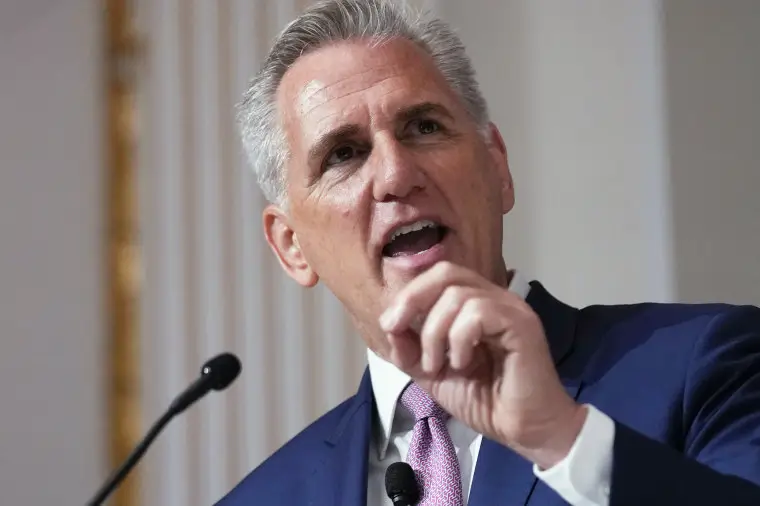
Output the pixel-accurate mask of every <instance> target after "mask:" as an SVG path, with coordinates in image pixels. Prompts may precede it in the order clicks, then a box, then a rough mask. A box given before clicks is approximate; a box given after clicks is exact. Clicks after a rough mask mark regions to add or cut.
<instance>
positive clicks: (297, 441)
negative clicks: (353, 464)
mask: <svg viewBox="0 0 760 506" xmlns="http://www.w3.org/2000/svg"><path fill="white" fill-rule="evenodd" d="M353 399H354V398H353V397H351V398H349V399H347V400H345V401H344V402H343V403H341V404H340V405H338V406H336V407H335V408H333V409H332V410H330V411H328V412H327V413H325V414H324V415H322V416H321V417H320V418H318V419H317V420H315V421H314V422H312V423H311V424H310V425H309V426H307V427H306V428H305V429H303V430H302V431H301V432H299V433H298V434H296V435H295V436H294V437H293V438H291V439H290V440H289V441H288V442H286V443H285V444H284V445H283V446H281V447H280V448H279V449H278V450H277V451H275V452H274V453H273V454H272V455H270V456H269V457H268V458H266V459H265V460H264V461H263V462H262V463H261V464H259V465H258V466H257V467H256V468H255V469H253V471H251V472H250V473H249V474H248V475H247V476H246V477H245V478H243V479H242V480H241V481H240V483H238V484H237V485H236V486H235V487H234V488H233V489H232V490H231V491H230V492H229V493H228V494H227V495H225V496H224V497H223V498H222V499H221V500H220V501H219V502H218V503H216V506H242V505H244V504H245V505H247V504H251V501H252V500H253V499H254V498H255V499H256V501H257V502H258V501H262V502H268V501H270V500H272V499H273V498H278V497H280V498H283V497H286V496H288V495H289V492H288V491H289V490H291V489H293V487H294V486H297V485H296V484H297V483H298V482H299V481H301V480H304V479H307V478H308V477H309V476H311V474H312V473H313V471H314V459H313V458H310V457H312V456H314V455H315V454H317V453H319V452H320V451H322V450H324V446H325V444H326V443H325V440H326V439H327V438H329V437H330V436H331V435H332V434H333V432H334V431H335V430H336V428H337V426H338V424H339V423H340V421H341V420H342V419H343V417H344V415H345V414H346V412H347V411H348V410H350V409H352V407H353V404H354V403H353V402H352V401H353Z"/></svg>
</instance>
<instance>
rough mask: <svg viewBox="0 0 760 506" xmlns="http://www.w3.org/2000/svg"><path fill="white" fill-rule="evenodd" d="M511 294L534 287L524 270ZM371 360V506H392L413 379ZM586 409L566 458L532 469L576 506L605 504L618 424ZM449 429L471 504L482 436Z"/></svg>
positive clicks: (459, 426)
mask: <svg viewBox="0 0 760 506" xmlns="http://www.w3.org/2000/svg"><path fill="white" fill-rule="evenodd" d="M509 290H510V291H512V292H514V293H517V294H518V295H520V296H521V297H523V298H525V297H527V295H528V292H529V291H530V285H529V284H528V282H527V280H526V279H525V278H524V277H523V276H522V275H521V273H520V272H515V273H514V276H513V277H512V282H511V283H510V285H509ZM367 359H368V363H369V364H368V365H369V373H370V379H371V381H372V390H373V392H374V395H375V403H376V407H377V413H378V415H379V416H378V418H376V419H375V420H374V423H373V428H372V432H373V438H372V442H371V444H370V452H369V476H368V491H367V505H368V506H392V503H391V501H390V499H388V496H387V494H386V493H385V470H386V469H387V468H388V466H389V465H390V464H392V463H393V462H398V461H402V460H406V454H407V452H408V451H409V443H410V441H411V439H412V430H413V427H414V417H413V416H412V414H411V413H409V411H408V410H407V409H406V408H404V407H403V406H402V405H401V404H400V403H399V402H398V400H399V397H400V396H401V392H402V391H403V390H404V388H405V387H406V385H407V384H408V383H409V381H410V378H409V376H408V375H407V374H405V373H404V372H402V371H400V370H399V369H398V368H396V366H394V365H393V364H391V363H389V362H386V361H385V360H383V359H381V358H380V357H378V356H377V355H376V354H375V353H373V352H372V351H370V350H368V353H367ZM587 407H588V417H587V418H586V422H585V423H584V425H583V428H582V429H581V432H580V434H579V435H578V439H576V441H575V443H574V444H573V447H572V448H571V449H570V452H569V453H568V455H567V457H565V459H564V460H562V461H561V462H559V463H557V464H556V465H555V466H554V467H552V468H550V469H546V470H541V469H539V468H538V467H537V466H533V472H534V474H535V475H536V476H537V477H538V478H539V479H541V480H542V481H543V482H544V483H546V484H547V485H548V486H550V487H551V488H552V489H554V490H555V491H556V492H557V493H558V494H559V495H560V496H561V497H562V498H563V499H565V501H567V502H569V503H570V504H572V505H573V506H607V505H608V503H609V489H610V479H611V473H612V450H613V442H614V439H615V424H614V422H613V421H612V419H610V418H609V417H608V416H607V415H605V414H604V413H602V412H601V411H599V410H597V409H596V408H594V407H593V406H591V405H587ZM447 427H448V429H449V434H450V435H451V439H452V441H453V443H454V448H455V450H456V454H457V459H458V460H459V468H460V470H461V473H462V492H463V495H464V500H465V504H467V500H468V497H469V495H470V488H471V485H472V480H473V477H474V476H475V465H476V463H477V461H478V452H479V450H480V442H481V440H482V435H481V434H478V433H477V432H475V431H474V430H472V429H470V428H469V427H468V426H466V425H464V424H463V423H462V422H460V421H459V420H456V419H454V418H449V421H448V422H447Z"/></svg>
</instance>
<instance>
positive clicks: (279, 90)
mask: <svg viewBox="0 0 760 506" xmlns="http://www.w3.org/2000/svg"><path fill="white" fill-rule="evenodd" d="M240 112H241V113H240V120H241V125H242V129H243V140H244V144H245V146H246V149H247V150H248V154H249V156H250V159H251V161H252V163H253V166H254V169H255V171H256V173H257V176H258V179H259V183H260V185H261V187H262V189H263V191H264V192H265V194H266V196H267V197H268V199H269V200H270V201H271V202H272V204H271V205H270V206H268V207H267V208H266V210H265V211H264V216H263V221H264V225H265V231H266V239H267V241H268V243H269V244H270V246H271V248H272V251H273V252H274V253H275V255H277V258H278V259H279V261H280V263H281V265H282V267H283V269H285V271H286V272H287V273H288V274H289V275H290V276H291V277H292V278H293V279H294V280H295V281H296V282H298V283H299V284H301V285H303V286H304V287H310V286H313V285H315V284H316V283H317V282H318V281H322V282H324V283H325V284H326V285H327V286H328V287H329V288H330V290H331V291H332V292H333V293H334V294H335V295H336V296H337V297H338V299H339V300H340V301H341V302H342V303H343V304H344V306H345V307H346V309H347V311H348V312H349V314H350V315H351V317H352V319H353V322H354V324H355V326H356V328H357V329H358V331H359V333H360V335H361V336H362V338H363V339H364V341H365V342H366V344H367V346H368V348H369V354H368V356H369V367H368V370H367V372H366V373H365V375H364V378H363V380H362V382H361V385H360V386H359V389H358V392H357V394H356V395H355V396H354V397H352V398H351V399H349V400H347V401H346V402H344V403H343V404H341V405H340V406H338V407H337V408H335V409H334V410H332V411H330V412H329V413H327V414H326V415H324V416H323V417H322V418H320V419H319V420H317V421H316V422H314V423H313V424H312V425H311V426H309V427H308V428H307V429H305V430H304V431H303V432H302V433H301V434H299V435H298V436H296V437H295V438H294V439H293V440H291V441H290V442H289V443H288V444H286V445H285V446H284V447H283V448H281V449H280V450H279V451H278V452H276V453H275V454H274V455H272V456H271V457H270V458H269V459H268V460H267V461H266V462H264V463H263V464H262V465H261V466H260V467H259V468H258V469H256V470H254V471H253V472H252V473H251V474H250V475H249V476H248V477H247V478H245V480H243V482H242V483H240V484H239V485H238V486H237V487H236V488H235V489H234V490H233V491H231V492H230V493H229V494H228V495H227V497H225V498H224V499H222V500H221V502H220V503H219V504H220V505H222V506H242V505H244V504H246V505H247V504H278V505H307V504H309V505H321V506H328V505H330V506H332V505H357V504H369V505H386V504H391V501H390V499H388V498H387V496H386V494H385V491H384V487H383V480H384V475H385V470H386V469H387V467H388V466H389V465H390V464H391V463H393V462H397V461H401V460H403V461H407V462H408V463H409V464H410V465H411V466H412V468H413V469H414V470H415V472H416V475H417V480H418V482H419V487H420V488H421V493H422V497H421V501H420V503H419V504H424V505H433V504H435V505H461V504H470V505H472V506H482V505H491V504H494V505H495V504H499V505H511V504H531V505H554V504H565V503H570V504H574V505H608V504H610V505H628V504H630V505H642V504H755V505H758V504H760V488H758V486H757V483H760V310H758V309H757V308H754V307H733V306H728V305H693V306H687V305H664V304H640V305H632V306H595V307H589V308H585V309H582V310H577V309H574V308H571V307H569V306H567V305H565V304H563V303H561V302H560V301H558V300H556V299H554V298H553V297H552V296H551V295H550V294H549V293H548V291H547V290H546V289H545V288H544V287H543V286H542V285H541V284H540V283H538V282H535V281H534V282H532V283H527V282H526V280H524V279H523V278H522V275H521V273H520V272H519V271H516V270H511V269H508V268H507V267H506V264H505V262H504V260H503V258H502V218H503V215H505V214H507V213H508V212H509V211H510V210H511V209H512V207H513V205H514V189H513V185H512V179H511V175H510V171H509V166H508V162H507V152H506V148H505V145H504V142H503V140H502V138H501V136H500V133H499V131H498V129H497V127H496V126H495V125H493V124H492V123H491V122H490V121H489V119H488V112H487V108H486V104H485V101H484V99H483V98H482V96H481V94H480V92H479V90H478V86H477V83H476V82H475V80H474V73H473V71H472V69H471V66H470V62H469V60H468V59H467V56H466V55H465V52H464V48H463V47H462V45H461V43H460V41H459V40H458V38H457V37H456V36H455V35H454V34H453V33H452V31H451V30H450V29H449V28H448V27H447V26H446V25H445V24H443V23H442V22H440V21H438V20H424V19H419V18H416V17H414V16H412V15H410V14H408V13H407V12H406V11H403V10H401V9H400V8H398V7H396V6H395V4H394V3H393V2H389V1H381V0H332V1H327V2H324V3H320V4H318V5H316V6H314V7H313V8H312V9H310V10H309V11H307V12H306V13H304V14H303V15H302V16H301V17H299V18H298V19H297V20H295V21H294V22H293V23H291V24H290V25H289V26H288V27H287V28H286V30H285V31H284V32H283V33H282V34H281V35H280V37H279V39H278V40H277V42H276V43H275V44H274V47H273V48H272V50H271V52H270V54H269V57H268V59H267V60H266V62H265V64H264V66H263V69H262V70H261V72H260V73H259V74H258V75H257V76H256V78H255V79H254V80H253V82H252V84H251V87H250V90H249V91H248V93H247V94H246V96H245V99H244V101H243V102H242V104H241V109H240Z"/></svg>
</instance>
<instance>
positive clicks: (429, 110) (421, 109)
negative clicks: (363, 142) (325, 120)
mask: <svg viewBox="0 0 760 506" xmlns="http://www.w3.org/2000/svg"><path fill="white" fill-rule="evenodd" d="M428 114H435V115H438V116H443V117H445V118H448V119H450V120H452V121H453V120H454V117H453V116H452V115H451V113H450V112H449V110H448V109H446V107H444V106H443V105H442V104H439V103H436V102H422V103H419V104H414V105H411V106H409V107H405V108H403V109H401V110H399V111H398V112H397V113H396V116H395V121H396V122H407V121H410V120H412V119H415V118H419V117H420V116H425V115H428ZM361 131H362V127H361V126H360V125H358V124H356V123H349V124H345V125H341V126H339V127H336V128H334V129H332V130H329V131H328V132H327V133H325V134H323V135H321V136H320V137H319V138H318V139H317V141H316V142H315V143H314V145H313V146H311V147H310V148H309V151H308V153H307V160H309V161H310V162H313V161H315V160H318V159H319V158H321V156H322V153H324V152H325V151H327V150H328V149H330V148H331V147H332V146H333V145H335V144H339V143H340V141H343V140H347V139H349V138H351V137H353V136H355V135H357V134H358V133H359V132H361Z"/></svg>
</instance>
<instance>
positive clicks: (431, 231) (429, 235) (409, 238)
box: [383, 220, 448, 257]
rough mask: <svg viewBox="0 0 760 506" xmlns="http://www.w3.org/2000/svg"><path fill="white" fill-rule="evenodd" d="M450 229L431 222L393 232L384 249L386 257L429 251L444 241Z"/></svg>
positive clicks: (421, 222) (418, 223)
mask: <svg viewBox="0 0 760 506" xmlns="http://www.w3.org/2000/svg"><path fill="white" fill-rule="evenodd" d="M447 233H448V229H447V228H446V227H444V226H443V225H439V224H437V223H435V222H433V221H430V220H422V221H416V222H414V223H411V224H409V225H404V226H403V227H399V228H397V229H396V230H394V231H393V233H392V234H391V237H390V240H389V241H388V243H387V244H386V245H385V246H384V247H383V256H384V257H402V256H410V255H416V254H418V253H422V252H423V251H427V250H429V249H430V248H432V247H433V246H435V245H436V244H438V243H440V242H441V241H443V239H444V237H446V234H447Z"/></svg>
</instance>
